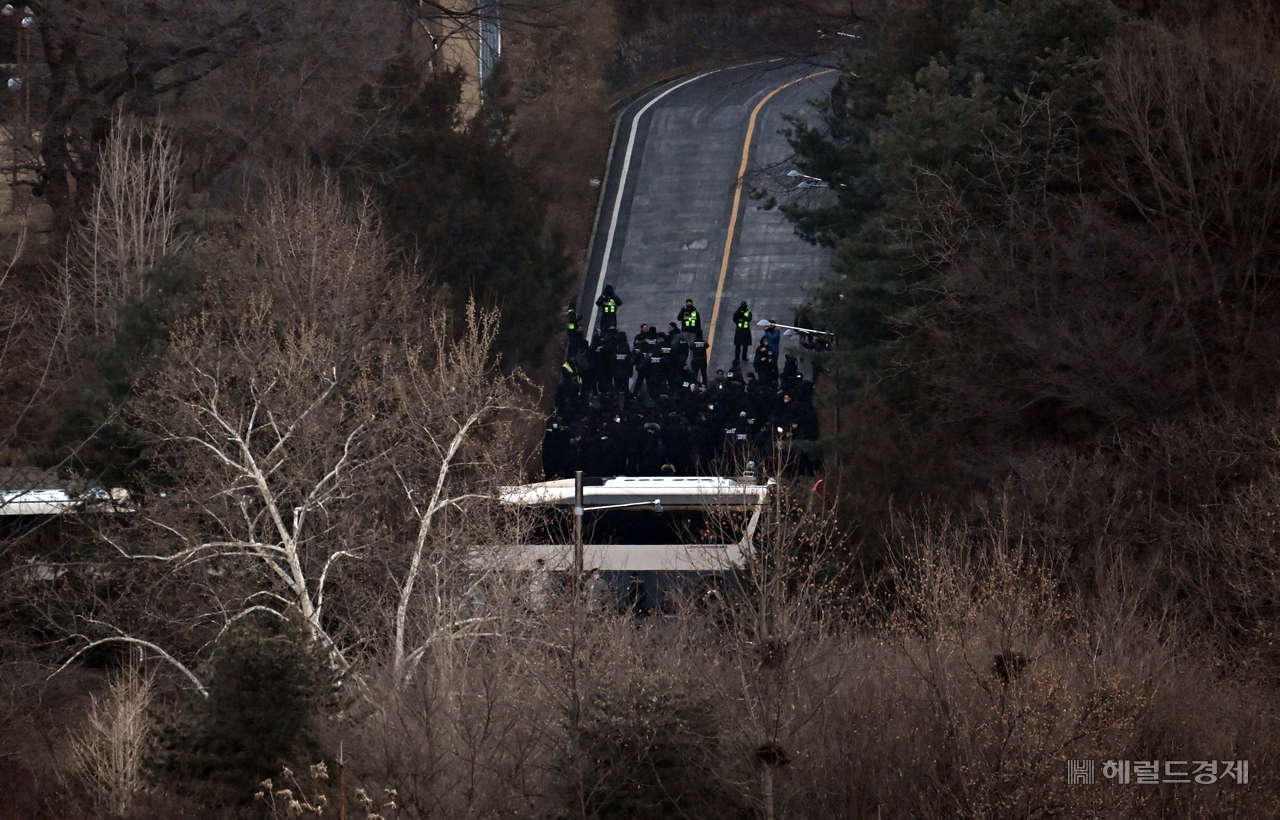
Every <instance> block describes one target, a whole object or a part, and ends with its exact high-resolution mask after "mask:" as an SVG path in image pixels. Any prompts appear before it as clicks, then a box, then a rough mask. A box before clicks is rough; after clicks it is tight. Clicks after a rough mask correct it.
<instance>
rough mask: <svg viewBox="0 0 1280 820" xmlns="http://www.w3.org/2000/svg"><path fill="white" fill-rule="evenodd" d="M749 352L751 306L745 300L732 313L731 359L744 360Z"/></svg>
mask: <svg viewBox="0 0 1280 820" xmlns="http://www.w3.org/2000/svg"><path fill="white" fill-rule="evenodd" d="M750 354H751V308H749V307H747V303H746V302H742V303H741V304H739V305H738V309H737V310H736V311H734V314H733V360H734V361H735V362H740V361H744V360H746V359H747V357H748V356H749V355H750Z"/></svg>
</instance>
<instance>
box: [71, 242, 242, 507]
mask: <svg viewBox="0 0 1280 820" xmlns="http://www.w3.org/2000/svg"><path fill="white" fill-rule="evenodd" d="M221 264H222V262H221V260H220V259H219V258H218V257H217V256H216V255H215V254H213V253H211V252H209V251H207V250H205V249H203V248H198V247H197V248H191V249H188V250H183V251H180V252H178V253H174V254H170V255H168V256H165V257H162V258H160V259H159V260H157V262H156V263H155V265H153V266H152V267H151V269H150V270H148V271H147V272H146V273H144V275H143V278H144V281H145V283H146V285H145V288H144V290H143V295H142V296H141V297H140V298H132V299H130V300H129V301H127V302H126V303H125V304H124V305H123V306H122V307H121V310H120V313H121V321H120V327H119V331H118V332H117V333H116V334H115V335H114V336H111V337H108V336H84V337H81V338H80V339H79V340H78V341H77V343H76V345H75V350H74V351H73V357H74V358H75V360H76V362H77V363H78V367H77V370H78V373H77V375H76V378H75V379H74V381H73V383H72V387H71V388H70V389H68V390H67V392H66V395H65V397H64V399H63V401H62V404H61V407H60V409H59V416H58V422H57V428H56V429H55V430H54V433H53V440H52V447H51V452H50V453H49V454H48V456H47V460H48V461H50V462H51V463H56V462H58V461H60V460H62V459H63V458H65V457H67V456H68V454H73V458H72V466H73V467H74V468H75V469H78V470H81V471H84V472H86V473H88V474H91V475H103V476H105V477H107V478H109V479H110V480H111V481H113V482H116V484H117V486H120V485H126V486H127V485H129V484H131V483H133V482H134V481H136V476H133V477H131V476H130V474H129V469H128V468H129V467H131V466H132V465H134V464H135V463H136V460H137V458H138V456H139V454H140V453H141V449H142V446H143V442H142V439H141V438H140V435H139V431H137V430H135V429H133V428H131V427H130V426H129V424H128V423H127V420H126V419H125V418H124V416H123V415H122V413H121V410H122V408H124V406H125V405H126V404H127V402H128V400H129V398H130V397H131V396H132V395H133V392H134V389H135V387H136V386H137V385H138V384H140V383H142V382H145V380H146V379H147V378H149V377H150V376H151V375H153V374H155V373H156V372H157V371H158V370H159V369H160V368H161V367H163V366H164V364H165V362H166V359H165V354H166V351H167V349H168V343H169V334H170V332H171V331H172V330H173V328H174V327H175V325H176V324H177V323H178V322H180V321H182V320H183V319H186V318H189V317H191V316H194V315H195V314H196V313H197V312H198V311H199V309H200V305H201V292H202V289H203V287H204V282H205V278H206V276H207V275H208V273H209V272H210V271H211V270H213V269H214V268H215V267H216V266H218V265H221Z"/></svg>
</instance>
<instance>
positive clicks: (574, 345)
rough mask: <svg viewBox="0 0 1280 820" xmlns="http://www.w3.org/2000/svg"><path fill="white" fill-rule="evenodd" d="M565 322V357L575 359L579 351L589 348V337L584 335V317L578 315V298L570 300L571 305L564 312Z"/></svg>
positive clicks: (569, 359) (570, 359)
mask: <svg viewBox="0 0 1280 820" xmlns="http://www.w3.org/2000/svg"><path fill="white" fill-rule="evenodd" d="M564 323H565V345H564V357H565V359H567V360H568V361H573V360H574V359H576V358H577V356H578V354H579V353H581V352H582V351H583V350H586V348H587V339H586V337H585V336H583V335H582V318H581V317H580V316H579V315H578V300H577V299H570V300H569V307H568V308H566V309H565V312H564Z"/></svg>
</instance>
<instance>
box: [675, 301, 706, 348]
mask: <svg viewBox="0 0 1280 820" xmlns="http://www.w3.org/2000/svg"><path fill="white" fill-rule="evenodd" d="M676 323H677V324H679V325H680V331H681V332H682V333H684V338H685V340H686V341H688V342H690V343H692V342H693V340H694V339H701V338H702V317H701V316H699V315H698V309H697V308H696V307H694V306H693V302H692V301H688V302H686V303H685V306H684V307H682V308H680V312H679V313H677V314H676Z"/></svg>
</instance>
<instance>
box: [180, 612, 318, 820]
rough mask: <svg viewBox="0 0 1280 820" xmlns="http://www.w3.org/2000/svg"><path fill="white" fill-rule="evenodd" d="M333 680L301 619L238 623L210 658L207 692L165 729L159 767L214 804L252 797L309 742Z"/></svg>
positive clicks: (220, 642)
mask: <svg viewBox="0 0 1280 820" xmlns="http://www.w3.org/2000/svg"><path fill="white" fill-rule="evenodd" d="M333 686H334V680H333V675H332V671H331V670H330V668H329V666H328V660H327V657H326V655H325V653H324V652H323V651H322V650H321V649H320V647H318V646H316V645H315V644H314V642H313V641H312V640H311V638H310V636H308V635H307V633H306V632H305V631H304V630H303V628H302V627H301V626H298V625H295V624H286V625H284V626H283V627H278V626H275V625H264V624H259V623H253V622H251V621H249V620H248V619H246V620H245V621H242V622H240V623H238V624H236V625H235V626H233V627H232V628H231V629H230V630H228V631H227V632H226V633H225V634H224V635H223V636H222V638H221V640H220V641H219V643H218V646H217V648H216V649H215V650H214V652H213V656H212V658H211V659H210V662H209V682H208V691H209V694H208V697H206V698H204V699H202V700H200V701H197V702H195V703H193V704H191V708H190V709H187V710H184V714H183V715H182V717H181V718H180V719H179V721H178V722H177V723H176V724H175V725H173V726H171V727H169V728H167V729H166V730H165V731H164V732H163V733H162V737H161V743H162V747H163V752H164V753H163V756H162V759H161V761H160V764H159V767H160V773H161V774H162V775H163V776H165V777H166V778H167V779H169V780H171V781H173V783H174V784H175V785H176V786H177V787H178V788H179V790H183V791H187V790H190V791H194V792H196V793H198V794H199V795H200V796H201V797H202V798H204V799H206V800H208V801H210V802H212V803H216V804H230V803H237V802H246V801H249V800H251V799H252V797H253V794H254V792H255V791H256V790H257V788H258V784H259V783H260V782H261V781H262V780H263V779H264V778H267V777H270V776H272V775H273V774H275V773H277V772H279V771H280V769H281V768H282V767H283V766H284V765H285V764H287V763H289V762H291V761H292V760H293V759H294V758H295V757H297V756H298V755H299V754H300V753H301V752H302V751H303V750H304V749H306V748H307V747H309V746H310V745H311V739H310V734H309V728H310V724H311V722H312V720H313V718H314V717H315V716H316V714H317V713H318V712H319V710H320V709H321V708H322V707H323V706H324V705H325V704H326V703H327V702H328V701H329V699H330V698H331V697H332V693H333Z"/></svg>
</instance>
